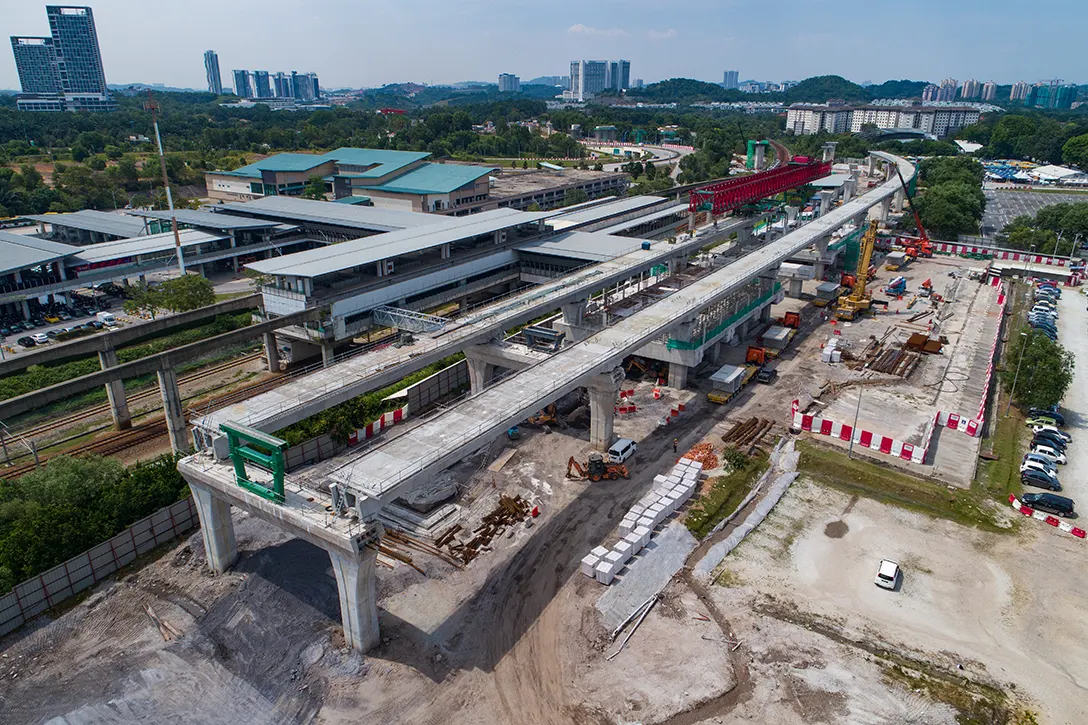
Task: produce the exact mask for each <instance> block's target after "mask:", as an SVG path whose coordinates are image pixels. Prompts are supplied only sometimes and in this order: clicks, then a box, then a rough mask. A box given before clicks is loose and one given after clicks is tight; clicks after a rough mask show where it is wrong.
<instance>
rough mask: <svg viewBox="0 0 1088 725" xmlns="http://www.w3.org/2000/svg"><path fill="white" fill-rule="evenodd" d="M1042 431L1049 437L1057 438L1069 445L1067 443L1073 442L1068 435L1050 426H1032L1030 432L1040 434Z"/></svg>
mask: <svg viewBox="0 0 1088 725" xmlns="http://www.w3.org/2000/svg"><path fill="white" fill-rule="evenodd" d="M1043 431H1046V432H1047V433H1050V434H1051V435H1053V436H1056V437H1057V438H1060V439H1061V440H1063V441H1065V442H1066V443H1069V442H1071V441H1072V440H1073V438H1072V436H1070V435H1069V434H1068V433H1063V432H1062V431H1060V430H1058V429H1057V428H1055V427H1054V426H1052V425H1033V426H1031V432H1032V433H1036V434H1037V433H1042V432H1043Z"/></svg>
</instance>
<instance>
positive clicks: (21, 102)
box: [11, 5, 116, 111]
mask: <svg viewBox="0 0 1088 725" xmlns="http://www.w3.org/2000/svg"><path fill="white" fill-rule="evenodd" d="M45 14H46V17H47V18H48V20H49V31H50V37H48V38H35V37H19V36H13V37H12V38H11V49H12V53H13V54H14V56H15V67H16V70H17V71H18V73H19V83H20V85H21V86H22V91H23V94H24V95H22V96H20V97H19V98H18V99H17V101H16V103H17V107H18V108H19V109H20V110H26V111H62V110H69V111H76V110H86V111H112V110H113V109H114V108H116V106H115V105H114V103H113V101H112V100H111V99H110V96H109V91H108V89H107V88H106V73H105V71H104V70H103V68H102V53H101V51H100V50H99V47H98V33H97V31H96V30H95V25H94V13H93V12H92V11H91V9H90V8H89V7H81V6H67V5H47V6H46V7H45Z"/></svg>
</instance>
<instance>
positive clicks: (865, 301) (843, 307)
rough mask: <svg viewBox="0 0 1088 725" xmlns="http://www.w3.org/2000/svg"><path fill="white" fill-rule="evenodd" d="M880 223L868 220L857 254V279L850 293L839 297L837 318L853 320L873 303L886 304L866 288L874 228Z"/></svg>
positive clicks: (836, 310) (874, 236) (874, 242)
mask: <svg viewBox="0 0 1088 725" xmlns="http://www.w3.org/2000/svg"><path fill="white" fill-rule="evenodd" d="M879 225H880V222H878V221H877V220H876V219H873V220H872V221H870V222H869V228H868V229H867V230H866V231H865V234H864V235H862V237H861V249H860V253H859V254H858V267H857V272H856V273H855V275H854V277H855V279H856V280H857V281H856V283H855V284H854V289H853V290H851V292H850V294H848V295H844V296H843V297H840V298H839V306H838V307H837V308H836V309H835V318H836V319H838V320H855V319H857V317H858V315H860V314H864V313H865V312H867V311H868V310H869V309H870V308H871V307H872V306H873V305H874V304H876V305H883V306H884V307H887V306H888V303H887V302H883V301H874V300H873V296H872V294H870V293H869V291H868V290H867V287H868V283H869V278H868V274H867V272H868V270H869V262H870V261H871V260H872V257H873V246H874V245H875V244H876V230H877V227H878V226H879Z"/></svg>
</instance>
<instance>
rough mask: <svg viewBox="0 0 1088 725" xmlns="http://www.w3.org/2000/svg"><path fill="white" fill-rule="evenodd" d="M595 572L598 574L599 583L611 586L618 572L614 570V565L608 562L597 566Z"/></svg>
mask: <svg viewBox="0 0 1088 725" xmlns="http://www.w3.org/2000/svg"><path fill="white" fill-rule="evenodd" d="M593 571H594V574H596V577H597V581H598V582H600V583H601V584H611V583H612V580H613V579H615V578H616V572H614V571H613V570H612V565H611V564H609V563H608V562H607V561H602V562H601V563H599V564H597V567H596V568H595V569H594V570H593Z"/></svg>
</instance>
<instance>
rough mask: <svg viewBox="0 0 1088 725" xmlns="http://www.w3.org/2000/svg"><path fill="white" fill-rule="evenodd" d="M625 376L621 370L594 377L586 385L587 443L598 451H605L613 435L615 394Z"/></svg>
mask: <svg viewBox="0 0 1088 725" xmlns="http://www.w3.org/2000/svg"><path fill="white" fill-rule="evenodd" d="M625 376H626V373H624V371H623V368H621V367H617V368H614V369H613V370H612V372H611V373H602V374H601V375H597V376H595V377H594V378H593V379H591V380H590V381H589V383H588V384H587V385H586V390H587V391H589V442H590V445H592V446H593V447H594V448H596V449H597V450H598V451H607V450H608V448H609V446H611V445H612V437H613V436H614V435H615V431H614V430H613V425H614V423H615V422H616V394H617V393H618V392H619V390H620V387H621V384H622V383H623V379H624V377H625Z"/></svg>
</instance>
